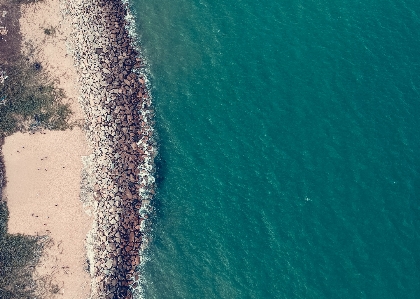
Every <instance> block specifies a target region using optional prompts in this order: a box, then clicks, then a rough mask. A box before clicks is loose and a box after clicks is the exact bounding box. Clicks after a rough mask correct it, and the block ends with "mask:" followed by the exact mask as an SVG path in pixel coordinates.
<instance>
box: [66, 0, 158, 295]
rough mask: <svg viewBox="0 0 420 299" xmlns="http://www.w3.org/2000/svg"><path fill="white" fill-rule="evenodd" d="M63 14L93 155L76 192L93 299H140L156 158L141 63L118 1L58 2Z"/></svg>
mask: <svg viewBox="0 0 420 299" xmlns="http://www.w3.org/2000/svg"><path fill="white" fill-rule="evenodd" d="M62 9H63V12H64V14H65V15H66V16H67V17H69V18H70V19H71V20H72V27H73V29H72V30H73V33H72V36H71V43H70V51H71V52H72V54H73V56H74V61H75V65H76V68H77V71H78V73H79V85H80V88H81V90H80V93H81V97H80V103H81V105H82V107H83V109H84V112H85V117H86V124H85V129H86V134H87V139H88V142H89V144H90V147H91V150H92V154H91V155H90V156H88V157H86V159H85V166H86V169H85V171H86V173H85V174H86V175H85V178H84V186H85V187H84V188H83V189H84V190H83V192H82V198H84V200H85V201H86V203H87V204H88V205H90V209H91V210H92V214H93V217H94V224H93V228H92V230H91V232H90V235H89V236H88V260H89V271H90V274H91V278H92V298H132V297H135V298H139V297H141V292H142V289H141V271H139V269H140V268H141V264H142V262H143V260H142V258H143V256H142V254H143V252H144V250H145V249H146V247H147V243H148V237H147V226H148V225H147V219H148V217H149V215H150V212H151V210H152V209H151V200H152V199H153V195H154V192H155V191H154V188H155V180H154V177H153V173H154V162H153V161H154V157H155V155H156V145H155V141H154V138H153V136H154V133H153V111H152V108H151V99H150V96H149V92H148V89H147V86H146V81H147V79H146V77H145V75H143V74H142V72H141V69H142V67H143V61H142V58H141V57H140V56H139V53H138V52H137V51H136V49H135V48H134V47H133V43H132V41H131V38H130V35H129V33H128V31H127V27H128V24H127V21H126V15H127V7H126V6H125V5H124V4H122V3H121V2H120V1H92V0H74V1H63V3H62Z"/></svg>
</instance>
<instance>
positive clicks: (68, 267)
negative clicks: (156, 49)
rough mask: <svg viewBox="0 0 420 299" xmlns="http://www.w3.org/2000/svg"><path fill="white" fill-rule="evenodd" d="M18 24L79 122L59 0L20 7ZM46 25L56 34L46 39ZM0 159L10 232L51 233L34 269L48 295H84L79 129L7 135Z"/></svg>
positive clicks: (85, 223)
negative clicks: (49, 285) (47, 284)
mask: <svg viewBox="0 0 420 299" xmlns="http://www.w3.org/2000/svg"><path fill="white" fill-rule="evenodd" d="M20 27H21V33H22V39H23V45H25V44H26V45H30V47H32V48H33V49H34V51H33V57H34V61H38V62H41V65H42V66H43V68H44V70H46V71H47V72H48V73H49V74H50V76H51V77H52V78H57V79H59V81H57V83H58V86H59V87H62V88H63V89H64V90H65V92H66V94H67V96H68V101H69V103H70V104H71V106H72V110H73V111H74V112H75V114H74V117H73V120H77V119H82V118H83V114H82V111H81V108H80V106H79V104H78V103H77V89H76V78H77V77H76V72H75V69H74V67H73V61H72V58H71V56H70V55H68V54H67V51H66V44H65V43H66V39H67V36H68V34H69V32H70V30H69V29H68V27H67V26H66V24H65V22H64V20H63V17H62V15H61V13H60V9H59V0H45V1H43V2H40V3H36V4H30V5H25V6H24V7H23V10H22V16H21V18H20ZM46 28H47V29H53V30H52V31H53V32H54V31H55V33H54V34H52V35H47V34H45V33H44V29H46ZM25 49H26V50H25ZM28 49H29V48H28V47H26V48H24V50H25V51H28ZM27 53H28V52H27ZM3 154H4V159H5V165H6V175H7V181H8V182H7V187H6V190H5V196H6V197H7V204H8V207H9V211H10V220H9V232H10V233H22V234H29V235H45V234H47V235H49V236H51V238H52V241H53V245H52V246H51V247H50V248H49V249H48V250H47V252H46V255H45V256H44V258H43V261H42V263H41V265H40V266H39V267H38V268H37V273H38V274H39V275H40V276H44V277H50V278H52V281H53V282H54V284H56V285H58V288H55V289H51V290H50V291H51V292H50V295H51V296H52V297H57V298H69V299H70V298H74V299H83V298H88V297H89V294H90V280H89V279H90V278H89V274H88V273H87V272H86V270H85V267H86V257H85V254H86V252H85V248H84V241H85V238H86V234H87V232H88V230H89V229H90V227H91V220H90V218H89V216H88V215H87V214H86V213H85V212H84V210H83V205H82V202H81V201H80V197H79V194H80V181H81V169H82V161H81V157H82V156H84V155H87V154H88V149H87V145H86V141H85V137H84V133H83V132H82V131H81V130H80V129H79V128H75V129H73V130H67V131H62V132H52V131H45V132H44V133H39V132H38V133H35V134H29V133H26V134H22V133H17V134H14V135H12V136H10V137H7V138H6V140H5V144H4V147H3ZM55 292H58V293H57V294H55V295H54V294H53V293H55Z"/></svg>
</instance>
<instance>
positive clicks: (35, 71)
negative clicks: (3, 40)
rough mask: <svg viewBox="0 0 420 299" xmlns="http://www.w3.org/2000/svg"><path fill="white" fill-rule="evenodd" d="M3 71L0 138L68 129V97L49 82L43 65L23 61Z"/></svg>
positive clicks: (0, 101) (0, 94)
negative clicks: (39, 130) (22, 132)
mask: <svg viewBox="0 0 420 299" xmlns="http://www.w3.org/2000/svg"><path fill="white" fill-rule="evenodd" d="M0 69H2V70H3V80H0V136H8V135H10V134H13V133H15V132H17V131H27V130H28V129H40V128H41V129H51V130H64V129H66V128H68V127H69V125H68V120H69V118H70V116H71V110H70V107H69V105H68V104H64V103H63V99H64V98H65V94H64V92H63V90H62V89H59V88H57V87H55V86H54V82H52V81H51V80H49V79H48V76H47V75H46V74H45V73H44V71H43V69H42V65H41V64H40V63H38V62H29V61H28V60H26V59H23V58H22V59H19V60H18V61H17V62H16V63H15V64H14V65H13V66H7V67H3V68H1V66H0ZM1 81H3V83H1Z"/></svg>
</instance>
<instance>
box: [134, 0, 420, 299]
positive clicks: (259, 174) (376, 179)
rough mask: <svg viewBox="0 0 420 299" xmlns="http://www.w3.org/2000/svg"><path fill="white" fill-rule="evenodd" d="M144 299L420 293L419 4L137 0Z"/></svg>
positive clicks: (405, 295)
mask: <svg viewBox="0 0 420 299" xmlns="http://www.w3.org/2000/svg"><path fill="white" fill-rule="evenodd" d="M132 4H133V5H134V7H135V11H136V13H137V27H138V32H139V34H140V39H141V42H142V46H143V52H144V55H145V56H146V57H147V59H148V62H149V66H150V72H151V82H152V85H153V91H152V92H153V96H154V103H155V106H156V122H157V130H158V132H159V144H160V157H159V160H158V166H159V171H158V174H159V178H158V181H159V189H158V195H157V198H156V202H155V206H156V209H157V213H156V219H155V221H154V231H153V234H154V236H155V238H154V241H153V244H152V246H151V248H150V262H149V263H148V264H147V266H146V269H145V270H146V272H145V276H146V278H147V283H146V295H147V296H146V297H147V298H159V299H164V298H192V299H195V298H420V250H419V249H420V239H419V237H420V236H419V234H420V173H419V169H420V168H419V167H420V130H419V128H420V120H419V115H420V96H419V90H420V44H419V41H420V30H419V28H420V6H419V5H418V2H417V1H414V0H413V1H408V0H401V1H395V0H392V1H391V0H381V1H379V0H367V1H366V0H364V1H361V0H356V1H347V0H344V1H326V0H324V1H320V0H312V1H311V0H309V1H297V0H288V1H285V0H277V1H268V0H261V1H251V0H238V1H215V0H201V1H199V0H160V1H156V0H133V2H132Z"/></svg>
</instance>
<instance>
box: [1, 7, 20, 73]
mask: <svg viewBox="0 0 420 299" xmlns="http://www.w3.org/2000/svg"><path fill="white" fill-rule="evenodd" d="M19 18H20V10H19V6H18V5H16V3H13V2H12V1H11V0H0V66H1V65H5V64H9V63H10V62H12V61H13V60H14V57H16V56H17V55H19V54H20V44H21V38H20V33H19Z"/></svg>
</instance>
